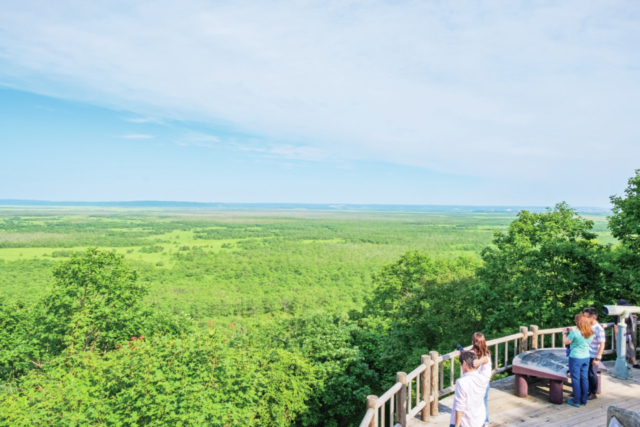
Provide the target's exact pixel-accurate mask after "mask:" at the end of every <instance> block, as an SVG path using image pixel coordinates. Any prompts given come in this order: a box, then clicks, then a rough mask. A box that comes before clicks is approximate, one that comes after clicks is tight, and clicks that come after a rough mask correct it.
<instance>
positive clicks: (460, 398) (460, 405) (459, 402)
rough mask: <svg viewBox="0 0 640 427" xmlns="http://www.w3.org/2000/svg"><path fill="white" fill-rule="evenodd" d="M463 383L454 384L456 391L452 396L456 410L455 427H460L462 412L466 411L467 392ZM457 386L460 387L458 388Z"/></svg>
mask: <svg viewBox="0 0 640 427" xmlns="http://www.w3.org/2000/svg"><path fill="white" fill-rule="evenodd" d="M463 382H464V381H459V382H457V383H456V391H455V394H454V396H453V400H454V405H455V410H456V424H455V425H456V427H460V423H462V417H463V416H464V411H466V410H467V391H466V390H465V389H464V385H463ZM458 385H460V387H458Z"/></svg>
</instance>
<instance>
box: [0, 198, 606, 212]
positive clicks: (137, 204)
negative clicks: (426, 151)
mask: <svg viewBox="0 0 640 427" xmlns="http://www.w3.org/2000/svg"><path fill="white" fill-rule="evenodd" d="M0 206H50V207H54V206H60V207H65V206H66V207H74V206H75V207H102V208H160V209H163V208H178V209H227V210H301V209H302V210H323V211H336V210H337V211H365V212H366V211H372V212H461V213H463V212H477V213H481V212H514V213H515V212H518V211H521V210H527V211H530V212H543V211H544V210H545V209H546V207H544V206H462V205H383V204H303V203H202V202H171V201H153V200H148V201H145V200H140V201H130V202H73V201H59V202H56V201H48V200H19V199H0ZM575 209H576V210H577V211H578V212H580V213H600V214H602V213H610V212H611V211H610V210H609V209H606V208H600V207H576V208H575Z"/></svg>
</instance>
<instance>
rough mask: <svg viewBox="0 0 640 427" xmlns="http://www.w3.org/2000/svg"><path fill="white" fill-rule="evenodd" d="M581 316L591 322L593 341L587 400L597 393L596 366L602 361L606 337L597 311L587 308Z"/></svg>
mask: <svg viewBox="0 0 640 427" xmlns="http://www.w3.org/2000/svg"><path fill="white" fill-rule="evenodd" d="M583 314H584V315H585V316H587V317H588V318H589V321H590V322H591V330H592V331H593V340H591V344H590V345H589V370H588V371H587V372H588V377H589V394H588V395H587V400H593V399H597V398H598V396H597V394H596V393H597V392H598V365H599V364H600V361H601V360H602V353H603V352H604V346H605V342H606V339H607V338H606V337H605V333H604V328H603V327H602V326H601V325H600V323H598V310H596V309H595V308H593V307H588V308H585V309H584V310H583Z"/></svg>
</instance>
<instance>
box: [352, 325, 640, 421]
mask: <svg viewBox="0 0 640 427" xmlns="http://www.w3.org/2000/svg"><path fill="white" fill-rule="evenodd" d="M639 324H640V322H639ZM600 325H601V326H602V327H603V328H604V329H605V337H606V344H605V351H604V354H613V353H615V336H614V333H613V325H614V324H613V323H601V324H600ZM563 329H564V328H553V329H539V328H538V327H537V326H536V325H531V327H530V328H527V327H526V326H522V327H520V332H518V333H517V334H513V335H507V336H506V337H502V338H496V339H492V340H489V341H487V347H488V348H489V350H491V351H492V357H493V368H494V369H493V371H492V375H495V374H500V373H503V372H506V371H508V370H510V369H511V366H512V365H511V363H512V362H513V358H514V357H515V356H517V355H518V354H520V353H524V352H525V351H528V350H529V349H532V350H533V349H542V348H563V347H564V346H563V344H562V330H563ZM609 331H610V332H609ZM556 336H558V338H559V339H558V341H557V342H558V344H559V345H558V347H556ZM511 343H513V350H512V351H511V352H509V348H510V347H511V346H512V344H511ZM501 344H504V346H502V345H501ZM470 349H471V346H468V347H465V350H470ZM638 350H639V351H640V347H639V348H638ZM459 356H460V352H459V351H457V350H456V351H452V352H451V353H447V354H443V355H439V354H438V352H437V351H432V352H430V353H429V355H424V356H422V360H421V362H422V363H421V365H420V366H418V367H417V368H416V369H414V370H413V371H411V372H410V373H408V374H406V373H404V372H398V374H397V376H396V383H395V384H394V385H393V386H392V387H391V388H390V389H389V390H387V391H386V392H385V393H384V394H383V395H382V396H380V397H378V396H367V412H366V414H365V417H364V419H363V420H362V422H361V423H360V427H406V426H407V422H408V420H410V419H411V418H413V417H415V416H416V415H417V414H418V413H420V418H421V419H422V420H423V421H426V420H428V419H429V418H430V417H433V416H437V415H438V401H439V399H440V397H443V396H446V395H448V394H451V393H453V392H454V391H455V389H456V388H455V387H456V379H457V378H460V377H461V376H462V367H460V362H459ZM500 363H502V365H500ZM456 365H458V369H456ZM456 371H458V374H457V375H456ZM414 380H415V385H414ZM445 385H446V387H445Z"/></svg>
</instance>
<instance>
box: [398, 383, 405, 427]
mask: <svg viewBox="0 0 640 427" xmlns="http://www.w3.org/2000/svg"><path fill="white" fill-rule="evenodd" d="M396 382H399V383H400V384H402V387H400V391H399V392H397V393H396V399H397V400H396V413H397V414H398V424H400V425H401V426H402V427H407V374H406V373H405V372H398V374H397V376H396Z"/></svg>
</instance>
